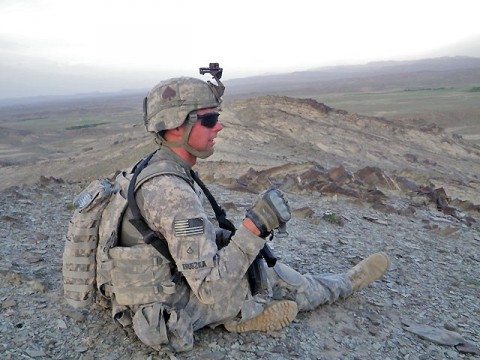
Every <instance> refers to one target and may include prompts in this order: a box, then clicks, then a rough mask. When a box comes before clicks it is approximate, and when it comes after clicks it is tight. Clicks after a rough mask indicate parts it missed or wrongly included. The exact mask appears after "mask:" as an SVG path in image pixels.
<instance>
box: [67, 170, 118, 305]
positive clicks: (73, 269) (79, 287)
mask: <svg viewBox="0 0 480 360" xmlns="http://www.w3.org/2000/svg"><path fill="white" fill-rule="evenodd" d="M116 191H117V188H116V187H115V185H114V184H113V183H111V182H110V181H109V180H107V179H102V180H95V181H93V182H91V183H90V185H88V187H87V188H86V189H85V190H84V191H82V192H81V193H80V194H79V195H78V196H77V197H76V198H75V199H74V206H75V208H76V210H75V212H74V214H73V216H72V219H71V220H70V224H69V227H68V232H67V236H66V239H65V247H64V252H63V269H62V270H63V287H64V296H65V299H66V301H67V303H69V304H70V305H71V306H73V307H75V308H82V307H86V306H88V305H90V304H91V303H93V300H94V298H95V287H94V285H95V276H96V275H95V272H96V264H95V260H96V259H95V257H96V248H97V244H98V227H99V222H100V219H101V217H102V212H103V210H104V209H105V207H106V205H107V204H108V200H109V198H110V196H111V195H112V194H113V193H115V192H116Z"/></svg>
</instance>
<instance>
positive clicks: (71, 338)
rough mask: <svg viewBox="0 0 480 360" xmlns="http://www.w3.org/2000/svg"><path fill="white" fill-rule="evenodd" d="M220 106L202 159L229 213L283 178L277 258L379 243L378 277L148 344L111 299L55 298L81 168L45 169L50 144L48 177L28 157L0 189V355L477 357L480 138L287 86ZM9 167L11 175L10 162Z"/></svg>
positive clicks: (345, 253) (331, 268)
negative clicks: (289, 319)
mask: <svg viewBox="0 0 480 360" xmlns="http://www.w3.org/2000/svg"><path fill="white" fill-rule="evenodd" d="M254 105H255V106H254ZM254 108H255V109H257V110H254ZM255 111H257V112H255ZM268 114H273V115H268ZM293 114H297V117H294V116H293ZM224 116H225V118H226V119H228V120H229V122H228V123H227V127H226V129H225V130H224V132H223V133H221V135H220V138H219V139H218V141H217V153H216V154H215V155H214V156H213V157H212V158H211V159H210V160H209V161H205V162H203V163H201V164H199V166H198V168H199V171H200V174H201V175H202V177H203V178H204V179H205V180H206V183H207V185H208V186H209V188H210V189H211V191H212V192H213V193H214V195H215V196H216V197H217V200H219V202H220V203H221V204H223V206H224V207H225V208H226V210H227V213H228V214H229V217H230V218H232V219H233V220H234V222H235V223H237V224H238V223H239V222H240V221H241V220H242V218H243V216H244V213H245V210H246V208H247V207H248V206H249V205H250V204H251V203H252V201H253V199H254V197H255V192H256V191H258V189H259V188H261V187H264V186H266V185H268V184H269V183H270V184H273V185H276V186H279V187H280V188H282V189H283V190H284V191H285V192H286V193H287V195H288V197H289V200H290V204H291V206H292V208H293V210H294V212H293V213H294V217H293V219H292V220H291V221H290V222H289V224H288V232H289V234H290V235H289V236H288V237H287V238H275V239H274V240H273V241H272V243H271V245H272V247H273V248H274V252H275V253H276V254H277V255H278V256H279V258H280V259H281V261H283V262H285V263H287V264H289V265H290V266H292V267H294V268H295V269H297V270H298V271H301V272H304V273H306V272H311V273H315V272H343V271H346V270H347V269H348V268H350V267H352V266H353V265H355V264H356V263H357V262H358V261H360V260H361V259H362V258H364V257H366V256H368V255H369V254H371V253H373V252H377V251H385V252H386V253H388V254H389V255H390V257H391V260H392V267H391V269H390V271H389V272H388V273H387V275H386V276H385V277H384V279H382V280H381V281H378V282H376V283H374V284H373V285H372V286H370V287H368V288H365V289H363V290H362V291H360V292H358V293H355V294H354V295H352V296H351V297H349V298H347V299H344V300H341V301H339V302H337V303H335V304H331V305H325V306H322V307H320V308H319V309H317V310H315V311H312V312H307V313H300V314H299V315H298V317H297V319H296V320H295V321H294V322H293V323H292V324H291V325H290V326H289V327H287V328H285V329H283V330H281V331H275V332H270V333H244V334H231V333H228V332H226V331H225V330H224V329H223V328H216V329H202V330H200V331H198V332H197V333H196V335H195V346H194V349H193V350H192V351H190V352H187V353H176V354H175V353H171V352H169V351H168V350H165V351H164V352H160V353H159V352H156V351H152V350H151V349H150V348H148V347H147V346H145V345H143V344H142V343H141V342H140V341H139V340H137V339H136V338H135V335H134V334H133V332H132V331H131V330H130V329H126V330H125V329H121V328H119V327H117V326H116V325H115V324H114V323H113V321H112V320H111V319H110V316H109V313H108V312H107V311H105V310H103V309H101V308H99V307H96V306H93V307H92V308H91V309H88V310H85V311H79V310H74V309H72V308H70V307H69V306H68V305H67V304H66V303H65V301H64V300H63V298H62V285H61V284H62V282H61V268H62V253H63V245H64V236H65V233H66V230H67V226H68V220H69V218H70V217H71V215H72V210H71V207H70V204H71V201H72V199H73V197H74V195H75V194H76V193H78V192H79V191H80V190H81V189H82V188H83V186H85V184H86V183H85V180H80V178H77V179H72V177H71V176H69V175H68V173H67V171H63V172H62V171H56V170H52V169H57V168H58V169H60V168H61V167H58V159H55V164H57V165H55V166H52V168H51V170H50V172H49V173H50V174H49V176H43V174H42V173H39V171H35V173H34V175H30V177H29V180H28V181H23V180H18V181H17V185H14V186H8V187H6V188H3V190H1V191H0V222H1V227H0V238H1V239H2V242H1V243H2V246H1V247H0V256H1V258H2V261H1V262H0V284H1V285H0V358H2V359H297V358H300V359H370V358H371V359H392V360H393V359H463V358H465V359H470V358H471V359H473V358H477V357H480V348H479V347H480V302H479V298H480V255H479V251H478V248H479V245H480V216H479V208H478V204H479V203H480V201H478V189H479V179H478V175H479V174H480V165H479V164H480V163H479V161H480V160H479V153H480V151H479V149H478V148H475V147H471V146H468V145H466V144H465V143H463V142H462V140H461V139H460V138H458V137H452V136H449V135H447V134H445V133H444V132H442V130H441V129H437V128H435V127H433V128H428V127H427V128H424V129H418V128H415V127H414V126H413V125H408V124H406V125H396V124H392V123H389V122H388V121H387V120H385V119H375V118H364V117H361V116H357V115H350V114H345V113H342V112H337V111H333V110H331V109H330V110H329V109H328V108H322V107H321V106H320V105H319V104H313V105H312V104H308V103H302V102H299V101H298V100H289V99H284V98H282V99H273V100H272V98H265V99H260V100H257V101H256V102H255V103H254V104H253V103H252V102H249V101H247V102H240V103H236V104H232V105H228V106H226V109H225V113H224ZM242 119H249V122H248V123H247V122H246V121H247V120H242ZM269 124H270V125H271V127H269V126H268V125H269ZM306 128H308V129H310V130H311V131H309V132H306V133H305V132H302V131H301V130H302V129H303V130H305V129H306ZM242 144H243V145H242ZM124 145H125V144H124ZM85 157H87V155H85ZM82 159H83V155H78V156H76V157H74V160H75V162H76V164H80V163H81V161H82ZM70 161H72V157H70V160H69V159H68V157H67V158H66V159H65V163H64V167H66V166H67V164H68V163H69V162H70ZM46 164H47V165H48V164H49V163H48V162H46ZM52 164H53V162H52ZM83 164H87V163H85V162H84V163H83ZM32 166H33V165H32ZM250 167H252V168H253V170H249V168H250ZM35 169H38V168H35ZM213 169H218V170H217V171H215V172H213ZM365 169H367V170H365ZM3 170H6V171H5V172H3V173H2V180H5V181H11V179H13V177H10V174H13V170H14V169H12V168H11V167H6V168H2V171H3ZM22 171H25V173H27V172H28V171H27V170H25V169H22ZM12 176H13V175H12ZM312 179H313V180H312ZM314 180H315V181H314ZM439 189H443V190H444V192H442V191H439ZM435 190H437V191H435Z"/></svg>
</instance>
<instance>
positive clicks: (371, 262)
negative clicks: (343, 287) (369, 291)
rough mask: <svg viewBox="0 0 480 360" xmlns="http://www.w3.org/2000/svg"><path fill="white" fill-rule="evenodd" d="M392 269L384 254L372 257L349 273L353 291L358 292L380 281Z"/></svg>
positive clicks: (361, 262) (376, 254) (380, 253)
mask: <svg viewBox="0 0 480 360" xmlns="http://www.w3.org/2000/svg"><path fill="white" fill-rule="evenodd" d="M389 267H390V259H389V258H388V255H387V254H385V253H383V252H378V253H375V254H372V255H370V256H369V257H367V258H366V259H364V260H362V261H360V262H359V263H358V264H357V265H355V266H354V267H353V268H351V269H350V270H348V271H347V276H348V277H349V279H350V281H351V282H352V290H353V291H358V290H360V289H363V288H364V287H365V286H367V285H369V284H371V283H372V282H374V281H375V280H378V279H380V278H381V277H382V276H383V274H385V273H386V272H387V270H388V268H389Z"/></svg>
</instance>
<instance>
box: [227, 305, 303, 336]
mask: <svg viewBox="0 0 480 360" xmlns="http://www.w3.org/2000/svg"><path fill="white" fill-rule="evenodd" d="M297 314H298V307H297V303H296V302H294V301H289V300H282V301H279V302H275V303H272V304H270V305H268V306H267V307H266V308H265V310H263V312H262V313H261V314H260V315H258V316H256V317H254V318H253V319H250V320H247V321H245V322H244V323H242V324H238V325H234V326H228V325H225V329H227V330H228V331H229V332H234V333H242V332H247V331H274V330H280V329H283V328H284V327H286V326H288V325H289V324H290V323H291V322H292V321H293V320H294V319H295V317H296V316H297Z"/></svg>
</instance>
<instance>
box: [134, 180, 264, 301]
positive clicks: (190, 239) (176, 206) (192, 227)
mask: <svg viewBox="0 0 480 360" xmlns="http://www.w3.org/2000/svg"><path fill="white" fill-rule="evenodd" d="M138 196H141V197H142V201H143V203H144V213H145V218H146V221H147V223H148V224H149V226H151V227H152V229H154V230H156V231H160V232H161V233H162V234H163V235H164V236H165V238H166V239H167V242H168V246H169V249H170V253H171V254H172V257H173V259H174V260H175V262H176V264H177V268H178V270H179V271H180V272H182V274H183V275H184V277H185V279H186V280H187V282H188V284H189V285H190V287H191V289H192V291H193V292H194V293H195V295H196V296H197V297H198V299H199V300H200V301H201V302H203V303H206V304H210V303H214V302H216V301H218V300H220V299H222V298H224V297H226V296H229V294H230V293H231V292H232V291H233V289H234V288H235V287H237V286H240V283H241V282H243V281H244V280H245V274H246V272H247V270H248V267H249V266H250V264H251V263H252V262H253V261H254V259H255V257H256V256H257V254H258V252H259V251H260V249H262V248H263V246H264V244H265V240H264V239H263V238H261V237H258V236H256V235H255V234H259V230H258V229H257V228H256V226H255V225H254V224H253V222H252V221H251V220H250V219H245V220H244V222H243V223H242V225H241V226H240V227H239V229H238V230H237V233H236V234H235V236H234V237H233V238H232V240H231V241H230V244H229V245H228V246H226V247H224V248H222V249H221V250H218V248H217V245H216V243H215V238H216V226H215V225H214V224H212V223H211V222H210V221H209V220H208V218H207V214H206V212H205V209H204V208H203V206H202V203H201V201H200V199H199V198H198V196H197V194H196V193H195V192H194V190H193V189H192V188H191V187H190V185H189V184H188V183H187V182H185V181H184V180H183V179H180V178H178V177H176V176H158V177H155V178H153V179H151V180H149V181H148V182H146V183H145V184H144V185H143V186H142V188H141V190H140V191H139V194H138Z"/></svg>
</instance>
